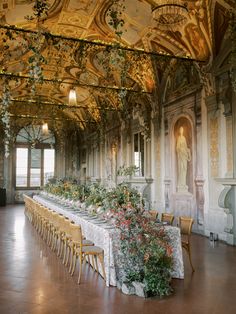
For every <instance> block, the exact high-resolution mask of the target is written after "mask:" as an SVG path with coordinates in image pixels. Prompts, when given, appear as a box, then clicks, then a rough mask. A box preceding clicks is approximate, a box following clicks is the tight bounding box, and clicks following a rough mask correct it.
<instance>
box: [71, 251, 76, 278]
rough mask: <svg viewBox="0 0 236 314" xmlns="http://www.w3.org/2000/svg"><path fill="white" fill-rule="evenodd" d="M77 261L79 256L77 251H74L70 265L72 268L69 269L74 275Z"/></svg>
mask: <svg viewBox="0 0 236 314" xmlns="http://www.w3.org/2000/svg"><path fill="white" fill-rule="evenodd" d="M76 262H77V256H76V253H74V254H73V256H72V260H71V267H70V270H69V273H70V275H71V276H73V274H74V272H75V267H76Z"/></svg>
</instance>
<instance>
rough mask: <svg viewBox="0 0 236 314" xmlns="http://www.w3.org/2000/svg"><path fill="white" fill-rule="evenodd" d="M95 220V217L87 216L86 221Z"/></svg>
mask: <svg viewBox="0 0 236 314" xmlns="http://www.w3.org/2000/svg"><path fill="white" fill-rule="evenodd" d="M96 219H98V217H96V216H89V217H88V220H96Z"/></svg>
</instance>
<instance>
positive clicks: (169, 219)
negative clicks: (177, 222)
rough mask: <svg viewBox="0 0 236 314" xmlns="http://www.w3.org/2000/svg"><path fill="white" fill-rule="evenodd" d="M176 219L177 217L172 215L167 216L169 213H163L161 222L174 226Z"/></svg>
mask: <svg viewBox="0 0 236 314" xmlns="http://www.w3.org/2000/svg"><path fill="white" fill-rule="evenodd" d="M174 218H175V217H174V215H172V214H167V213H162V214H161V221H162V222H167V223H168V224H169V225H172V224H173V221H174Z"/></svg>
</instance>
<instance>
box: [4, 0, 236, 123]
mask: <svg viewBox="0 0 236 314" xmlns="http://www.w3.org/2000/svg"><path fill="white" fill-rule="evenodd" d="M168 1H169V0H166V1H164V0H162V1H157V0H120V1H118V0H112V1H108V0H84V1H76V0H62V1H59V0H50V1H44V0H41V1H23V0H22V1H20V0H9V1H7V0H0V34H1V39H0V80H2V83H4V84H8V90H9V93H10V96H9V97H10V98H11V104H10V106H9V110H10V114H11V115H12V116H13V114H14V116H18V117H20V116H22V117H24V116H27V117H30V116H32V117H34V116H37V115H43V116H45V117H47V116H48V117H52V116H53V117H57V118H58V119H63V118H64V119H69V120H70V119H71V121H74V122H75V123H76V125H78V126H79V127H80V128H82V129H84V128H85V127H86V125H89V124H90V123H91V124H92V125H93V123H96V122H99V121H101V117H102V110H107V111H108V112H110V111H111V112H112V111H113V110H122V108H123V105H124V99H125V98H126V97H128V96H129V94H135V93H137V95H138V94H144V95H145V94H146V95H147V96H148V97H150V95H151V96H152V95H153V94H155V95H156V94H157V93H158V91H160V87H161V86H163V80H164V79H165V80H166V81H168V80H167V74H166V71H167V69H168V68H170V67H169V66H168V65H170V62H171V60H172V58H178V59H179V60H180V61H183V62H185V61H187V62H189V61H188V60H195V61H199V62H201V64H204V65H209V64H210V62H211V60H212V56H214V55H216V54H217V53H219V51H220V47H221V44H222V41H223V38H224V36H225V34H226V33H227V29H228V24H229V14H228V12H229V11H230V10H235V8H236V4H235V3H234V1H231V0H227V1H226V0H225V1H224V0H218V1H216V0H199V1H193V0H191V1H190V0H188V1H185V2H183V1H179V0H176V3H177V4H178V5H179V7H181V10H178V11H176V10H175V11H173V12H164V11H163V10H160V4H163V3H164V4H165V2H167V3H168ZM172 2H173V1H172ZM36 4H39V6H38V8H40V10H41V11H42V12H41V11H40V14H38V15H37V14H36V13H37V12H39V9H37V10H38V11H37V10H36V11H35V5H36ZM40 5H41V7H40ZM44 5H45V8H46V9H44V7H43V6H44ZM42 8H43V9H42ZM35 12H36V13H35ZM45 12H46V14H45ZM171 14H172V15H171ZM214 21H215V22H216V23H214ZM12 26H14V27H12ZM24 30H25V31H24ZM183 68H184V67H183ZM180 72H181V71H180ZM182 73H183V72H182ZM178 74H179V72H178ZM4 84H1V86H0V94H1V95H3V94H4V88H3V85H4ZM176 84H177V83H176ZM177 85H178V84H177ZM169 88H173V86H169ZM70 89H74V90H75V91H76V94H77V103H76V106H70V104H69V101H68V94H69V91H70ZM1 98H4V96H1ZM137 98H138V97H137Z"/></svg>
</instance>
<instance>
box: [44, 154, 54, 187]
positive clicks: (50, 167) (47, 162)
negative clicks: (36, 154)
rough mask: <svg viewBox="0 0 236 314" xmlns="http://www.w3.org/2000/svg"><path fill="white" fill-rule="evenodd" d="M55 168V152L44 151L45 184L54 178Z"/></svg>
mask: <svg viewBox="0 0 236 314" xmlns="http://www.w3.org/2000/svg"><path fill="white" fill-rule="evenodd" d="M54 168H55V150H54V149H44V179H43V181H44V184H46V183H47V182H48V179H50V178H52V177H53V176H54Z"/></svg>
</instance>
